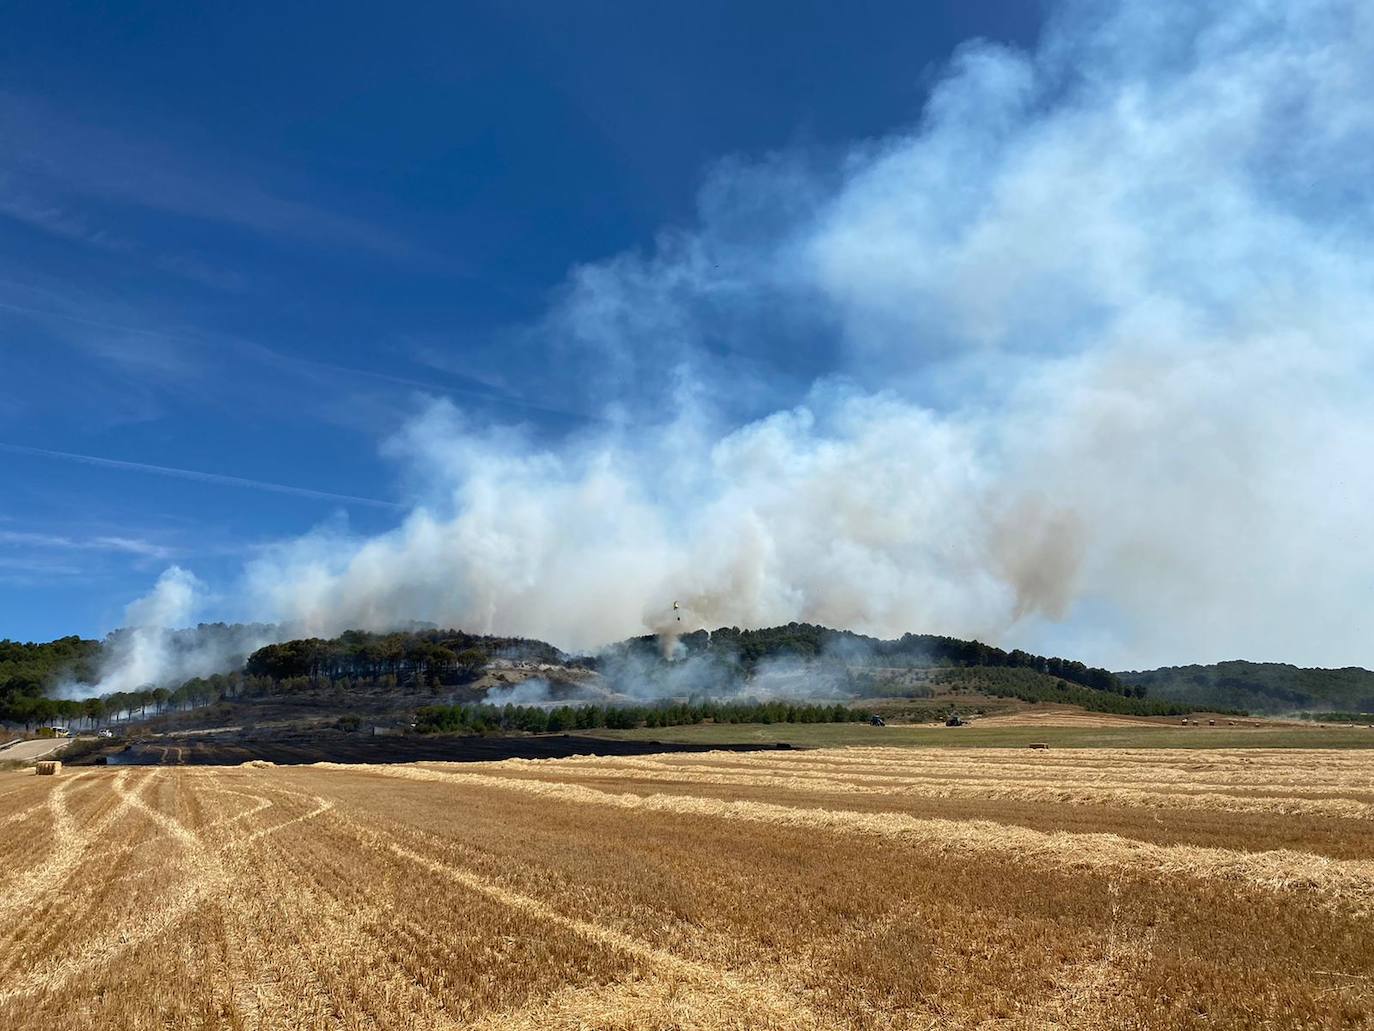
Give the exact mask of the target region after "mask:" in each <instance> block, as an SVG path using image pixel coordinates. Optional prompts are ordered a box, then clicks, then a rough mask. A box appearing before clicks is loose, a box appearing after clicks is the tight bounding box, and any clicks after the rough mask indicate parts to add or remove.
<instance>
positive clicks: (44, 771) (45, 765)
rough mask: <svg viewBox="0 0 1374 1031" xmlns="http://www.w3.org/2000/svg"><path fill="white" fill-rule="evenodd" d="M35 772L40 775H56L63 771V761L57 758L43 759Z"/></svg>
mask: <svg viewBox="0 0 1374 1031" xmlns="http://www.w3.org/2000/svg"><path fill="white" fill-rule="evenodd" d="M33 772H34V773H36V774H38V776H40V777H55V776H57V774H59V773H61V772H62V763H61V762H59V761H58V760H57V759H43V760H40V761H39V763H38V765H37V766H35V767H34V771H33Z"/></svg>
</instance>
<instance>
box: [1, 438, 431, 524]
mask: <svg viewBox="0 0 1374 1031" xmlns="http://www.w3.org/2000/svg"><path fill="white" fill-rule="evenodd" d="M0 451H10V452H13V453H14V454H18V455H38V456H40V457H42V458H60V459H63V460H64V461H68V462H81V463H83V464H85V465H98V466H102V467H103V468H106V469H127V470H131V471H133V472H139V473H157V474H158V475H160V476H176V477H178V478H180V479H183V480H199V481H200V482H201V483H217V484H219V485H220V486H223V487H249V488H251V489H253V490H267V491H272V492H274V493H276V494H293V495H295V496H296V497H300V498H317V499H319V500H321V501H345V502H348V503H349V504H352V505H372V506H373V507H375V508H392V509H399V508H404V507H405V506H404V505H399V504H397V503H396V502H394V501H382V500H380V499H378V498H359V497H355V496H354V495H352V494H334V493H332V492H331V491H327V490H311V489H310V488H309V487H292V486H289V485H287V484H285V483H269V482H267V481H266V480H249V479H245V478H244V477H242V476H225V475H223V474H221V473H206V472H201V471H199V470H198V469H175V468H173V467H171V466H167V465H150V464H149V463H147V462H125V461H122V460H121V459H118V458H99V457H97V456H95V455H77V454H73V453H72V452H70V451H50V450H48V449H47V448H41V447H25V446H24V445H22V444H5V443H0Z"/></svg>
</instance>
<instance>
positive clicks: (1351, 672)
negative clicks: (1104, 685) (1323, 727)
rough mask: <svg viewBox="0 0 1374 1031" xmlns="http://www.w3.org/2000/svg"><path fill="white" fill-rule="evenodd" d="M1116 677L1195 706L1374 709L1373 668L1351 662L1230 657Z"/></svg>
mask: <svg viewBox="0 0 1374 1031" xmlns="http://www.w3.org/2000/svg"><path fill="white" fill-rule="evenodd" d="M1117 676H1119V677H1120V678H1121V680H1122V681H1123V682H1124V683H1126V684H1129V685H1131V686H1133V687H1143V688H1144V689H1145V691H1146V693H1147V694H1148V696H1149V697H1151V698H1157V699H1160V700H1168V701H1176V702H1184V703H1187V704H1190V705H1196V706H1198V707H1199V708H1207V709H1213V708H1216V709H1248V710H1251V711H1253V712H1292V711H1295V710H1309V711H1312V710H1316V711H1325V712H1350V713H1358V712H1374V673H1372V672H1370V671H1369V670H1367V669H1360V668H1359V667H1356V666H1347V667H1345V668H1344V669H1304V668H1301V667H1299V666H1290V665H1288V664H1287V663H1281V662H1245V661H1243V660H1235V661H1231V662H1218V663H1215V664H1213V665H1210V666H1196V665H1195V666H1166V667H1164V668H1163V669H1155V670H1148V671H1141V672H1134V671H1133V672H1127V673H1118V674H1117Z"/></svg>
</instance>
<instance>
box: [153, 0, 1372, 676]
mask: <svg viewBox="0 0 1374 1031" xmlns="http://www.w3.org/2000/svg"><path fill="white" fill-rule="evenodd" d="M1371 52H1374V11H1371V9H1370V7H1369V6H1368V5H1366V4H1360V3H1356V2H1330V3H1300V4H1285V5H1278V4H1271V3H1261V2H1257V0H1255V2H1246V0H1241V2H1236V3H1230V4H1224V5H1222V4H1216V5H1212V4H1194V3H1191V2H1186V3H1185V2H1178V3H1159V2H1155V0H1149V2H1145V0H1142V2H1126V3H1121V4H1114V5H1102V4H1079V3H1073V4H1068V5H1065V6H1063V7H1061V8H1060V9H1059V11H1058V13H1057V14H1056V15H1055V16H1054V18H1053V19H1052V21H1051V23H1050V25H1049V27H1048V28H1047V30H1046V33H1045V36H1044V38H1043V41H1042V43H1041V45H1040V46H1039V48H1038V49H1037V50H1036V52H1034V53H1023V52H1019V51H1016V50H1011V49H1006V48H1003V47H999V46H997V45H994V44H990V43H977V42H975V43H970V44H969V45H968V46H966V47H965V48H964V49H963V50H961V51H960V52H959V53H958V54H956V55H955V56H954V58H953V59H952V61H951V63H950V65H949V67H948V68H947V69H945V71H944V74H943V77H942V78H941V79H940V81H939V82H938V84H937V85H936V86H935V88H934V90H933V93H932V95H931V97H930V99H929V102H928V104H927V106H926V108H925V110H924V112H923V113H922V114H921V116H920V118H919V120H918V122H917V123H916V124H915V125H914V126H913V127H912V128H911V129H910V130H909V131H906V132H903V133H899V134H895V135H893V136H891V137H889V138H886V139H880V140H869V141H864V142H862V143H860V144H856V145H855V146H854V147H853V148H851V149H850V150H849V151H848V152H846V153H844V154H840V155H818V154H800V153H798V154H779V155H772V156H769V157H767V158H764V159H761V160H759V161H757V162H755V163H752V164H750V163H744V162H738V161H736V162H728V163H725V164H722V165H721V166H720V167H719V168H718V169H716V171H715V172H714V174H713V175H712V176H711V177H710V178H709V181H708V183H707V185H706V187H705V188H704V190H703V193H702V199H701V204H700V217H699V222H698V224H697V225H696V226H694V227H691V228H689V229H682V230H671V231H665V232H664V233H663V234H662V235H661V236H660V238H659V239H658V240H657V242H656V244H655V247H654V248H653V249H652V250H651V251H650V252H649V253H645V254H641V253H630V254H624V255H620V256H618V257H615V258H612V259H611V260H608V261H604V262H600V263H596V264H591V265H587V266H583V267H580V268H578V269H575V270H574V271H573V273H572V274H571V276H570V278H569V280H568V282H567V283H566V285H565V287H564V289H563V291H562V292H561V294H560V296H559V299H558V301H557V303H556V304H555V305H554V306H553V307H552V309H551V310H550V311H549V312H548V313H547V315H546V317H545V318H544V319H543V320H542V321H541V322H539V323H538V324H537V325H534V326H531V327H527V328H526V329H524V330H522V331H520V332H519V333H518V334H515V337H516V339H515V341H514V343H518V344H529V345H531V346H536V345H537V346H539V347H544V348H548V349H551V352H552V353H553V354H555V355H556V356H557V361H556V362H555V364H556V365H557V367H558V368H559V370H560V371H561V374H564V375H566V384H565V389H564V397H565V398H566V399H568V403H569V404H570V405H573V404H575V405H576V406H578V407H580V408H582V409H583V410H593V411H597V412H599V413H601V415H602V416H603V417H602V418H601V419H599V420H598V421H596V422H594V423H592V424H590V426H589V427H588V428H585V429H583V430H581V431H579V432H576V433H574V434H572V435H570V436H567V437H565V438H562V439H559V440H557V441H555V442H552V443H550V442H549V441H548V440H547V438H543V437H538V436H536V434H535V433H534V432H533V431H529V432H527V431H525V430H522V429H520V428H518V427H491V426H479V425H477V424H475V423H473V422H472V421H470V420H469V419H468V418H467V417H465V415H464V414H463V413H462V412H460V411H458V410H456V409H455V408H453V407H452V406H451V405H449V404H447V403H443V402H436V403H434V404H432V405H430V406H429V408H428V409H427V410H426V411H424V412H423V414H421V415H420V416H419V417H417V418H416V419H415V420H414V421H413V422H411V423H410V424H409V425H408V426H407V427H406V429H405V430H404V431H403V432H402V433H401V434H399V435H398V436H397V437H396V438H395V439H394V440H392V441H391V442H390V444H389V449H390V452H391V454H393V455H394V456H395V458H396V459H397V460H398V462H399V463H401V464H403V465H404V466H406V467H408V468H410V469H412V470H413V471H414V473H415V475H414V476H413V477H412V479H413V480H414V481H415V482H422V483H425V484H427V485H428V486H427V488H426V490H425V494H424V496H423V498H422V499H421V500H420V501H419V502H417V504H416V506H415V508H414V510H413V511H412V512H411V513H410V514H409V515H408V516H407V517H406V518H405V519H404V521H403V522H402V523H401V525H400V526H398V527H397V528H396V529H395V530H394V531H392V532H390V533H386V534H383V535H381V536H377V537H371V538H361V537H358V536H356V535H353V534H351V533H350V532H349V531H348V530H347V528H346V527H343V526H341V525H340V524H330V525H328V526H326V527H323V528H321V529H319V530H317V531H316V532H314V533H311V534H309V535H307V536H305V537H303V538H301V539H298V540H293V541H286V542H282V543H280V544H279V545H277V546H276V547H274V548H272V549H270V550H269V551H267V552H265V553H264V554H262V555H261V556H260V557H259V558H257V559H256V560H255V561H254V562H253V563H252V564H251V565H250V566H249V567H248V568H247V570H246V571H245V573H244V575H243V579H242V582H241V583H240V584H239V585H237V587H236V588H235V591H236V593H237V595H238V596H239V598H240V599H241V606H242V608H244V609H245V610H246V611H247V613H248V614H249V615H251V616H253V617H255V618H261V619H268V620H273V621H281V622H289V623H293V624H296V625H299V626H301V627H304V628H306V629H307V630H308V631H310V632H315V633H321V634H332V633H336V632H338V631H339V630H342V629H343V628H345V627H355V626H356V627H369V628H378V629H380V628H385V627H388V626H394V625H398V624H400V623H403V622H404V621H407V620H417V619H418V620H431V621H434V622H437V623H440V624H443V625H456V626H462V627H464V628H466V629H469V630H472V631H478V632H503V633H523V634H528V635H531V636H536V637H541V638H544V639H547V640H550V641H553V642H555V643H557V644H558V645H560V646H562V647H565V648H570V649H583V648H593V647H596V646H598V645H601V644H603V643H605V642H607V641H611V640H615V639H617V638H621V637H625V636H627V635H630V634H634V633H642V632H645V631H646V630H667V629H675V628H676V623H677V619H676V616H675V614H674V613H673V612H672V611H671V606H672V602H673V601H674V599H677V600H679V601H680V603H681V610H680V615H681V617H682V620H683V624H684V626H686V627H687V628H689V629H692V628H695V627H698V626H703V625H705V626H718V625H731V624H735V625H740V626H760V625H770V624H778V623H785V622H787V621H789V620H808V621H813V622H819V623H825V624H828V625H831V626H842V627H851V628H853V629H855V630H859V631H863V632H867V633H873V634H879V635H884V636H894V635H897V634H899V633H901V632H903V631H906V630H912V629H916V630H923V631H931V632H938V633H948V634H954V635H957V636H965V637H974V636H981V637H984V638H988V639H993V640H996V641H998V642H999V643H1002V644H1005V645H1007V646H1011V645H1013V644H1017V645H1022V646H1025V647H1028V648H1032V649H1035V650H1039V651H1046V652H1059V653H1063V654H1075V655H1081V656H1082V657H1083V658H1085V659H1087V660H1089V661H1091V662H1095V663H1101V664H1103V665H1110V666H1113V667H1115V668H1124V667H1128V666H1130V667H1139V666H1149V665H1157V664H1161V663H1163V662H1182V661H1189V660H1194V659H1198V660H1204V661H1206V660H1210V659H1214V658H1217V657H1225V656H1230V655H1236V654H1244V655H1247V656H1252V657H1257V658H1266V657H1275V658H1283V659H1287V660H1292V661H1298V662H1311V663H1320V664H1326V665H1333V664H1339V663H1365V664H1367V663H1369V661H1370V660H1371V658H1374V656H1371V655H1370V653H1369V651H1368V629H1367V627H1366V626H1364V625H1362V623H1361V622H1360V621H1359V620H1358V619H1356V618H1355V617H1354V616H1353V615H1352V613H1356V612H1360V611H1368V605H1369V584H1370V583H1371V582H1374V558H1372V557H1371V556H1372V555H1374V551H1371V549H1370V548H1369V547H1368V540H1367V533H1368V531H1367V525H1366V524H1367V519H1368V513H1369V512H1370V511H1374V477H1371V474H1370V468H1371V467H1370V462H1369V456H1370V455H1371V454H1374V406H1371V405H1370V403H1369V399H1370V397H1371V396H1374V341H1371V339H1370V333H1371V330H1370V327H1371V326H1374V247H1372V246H1371V243H1374V232H1371V230H1372V229H1374V226H1371V220H1374V205H1372V204H1371V200H1374V197H1371V190H1374V187H1372V186H1371V183H1374V168H1372V167H1371V165H1372V164H1374V159H1372V158H1371V154H1374V150H1371V148H1370V147H1369V140H1370V139H1371V130H1374V104H1371V103H1370V102H1369V101H1370V99H1371V98H1372V97H1374V65H1372V64H1371V62H1370V61H1369V60H1368V55H1369V54H1370V53H1371ZM506 343H512V341H506ZM779 355H782V356H783V357H782V358H779V357H778V356H779ZM131 661H135V660H131ZM137 661H141V659H138V660H137Z"/></svg>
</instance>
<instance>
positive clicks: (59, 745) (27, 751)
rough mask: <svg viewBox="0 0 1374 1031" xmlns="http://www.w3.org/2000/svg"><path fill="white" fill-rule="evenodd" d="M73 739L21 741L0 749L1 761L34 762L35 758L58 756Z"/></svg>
mask: <svg viewBox="0 0 1374 1031" xmlns="http://www.w3.org/2000/svg"><path fill="white" fill-rule="evenodd" d="M73 740H74V739H73V738H41V739H39V740H37V741H20V742H19V743H18V744H17V745H10V746H9V747H8V748H5V749H0V762H8V761H11V760H18V761H19V762H32V761H33V760H35V759H47V758H49V757H56V756H57V755H58V754H60V753H61V752H62V751H63V750H64V749H65V748H66V747H67V746H68V745H70V744H71V743H72V741H73Z"/></svg>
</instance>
